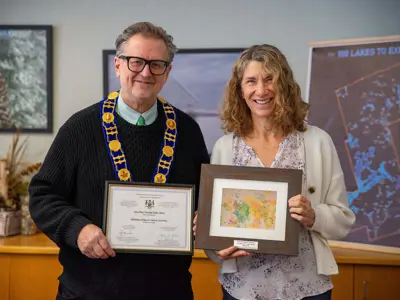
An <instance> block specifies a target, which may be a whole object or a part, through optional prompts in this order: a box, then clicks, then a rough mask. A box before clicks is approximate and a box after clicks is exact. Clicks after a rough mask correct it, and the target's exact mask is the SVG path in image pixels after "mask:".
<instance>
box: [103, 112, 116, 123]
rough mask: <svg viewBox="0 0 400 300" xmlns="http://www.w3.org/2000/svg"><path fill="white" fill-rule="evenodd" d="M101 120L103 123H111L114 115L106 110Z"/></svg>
mask: <svg viewBox="0 0 400 300" xmlns="http://www.w3.org/2000/svg"><path fill="white" fill-rule="evenodd" d="M103 121H104V122H105V123H111V122H113V121H114V115H113V114H112V113H109V112H106V113H104V114H103Z"/></svg>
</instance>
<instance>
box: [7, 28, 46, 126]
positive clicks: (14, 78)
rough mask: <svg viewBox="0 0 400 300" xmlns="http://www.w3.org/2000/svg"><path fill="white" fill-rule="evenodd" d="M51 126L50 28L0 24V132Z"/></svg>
mask: <svg viewBox="0 0 400 300" xmlns="http://www.w3.org/2000/svg"><path fill="white" fill-rule="evenodd" d="M52 127H53V120H52V27H51V26H47V25H46V26H41V25H32V26H28V25H20V26H19V25H10V26H6V25H0V132H15V131H16V130H17V128H19V129H21V131H22V132H49V133H51V132H52V130H53V128H52Z"/></svg>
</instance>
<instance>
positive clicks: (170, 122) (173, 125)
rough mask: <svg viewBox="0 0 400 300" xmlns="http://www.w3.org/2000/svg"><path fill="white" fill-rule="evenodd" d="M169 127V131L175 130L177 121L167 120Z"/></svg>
mask: <svg viewBox="0 0 400 300" xmlns="http://www.w3.org/2000/svg"><path fill="white" fill-rule="evenodd" d="M167 127H168V128H169V129H172V130H173V129H175V128H176V123H175V121H174V120H172V119H168V120H167Z"/></svg>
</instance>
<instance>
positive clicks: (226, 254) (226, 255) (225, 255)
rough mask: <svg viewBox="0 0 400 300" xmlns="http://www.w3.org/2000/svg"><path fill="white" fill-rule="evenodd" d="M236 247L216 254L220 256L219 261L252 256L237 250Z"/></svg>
mask: <svg viewBox="0 0 400 300" xmlns="http://www.w3.org/2000/svg"><path fill="white" fill-rule="evenodd" d="M237 249H238V248H237V247H236V246H232V247H229V248H227V249H223V250H220V251H216V252H215V253H216V254H217V255H218V257H219V259H222V260H227V259H231V258H238V257H241V256H251V254H250V253H249V252H247V251H244V250H237Z"/></svg>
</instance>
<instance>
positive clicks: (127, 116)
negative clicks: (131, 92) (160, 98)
mask: <svg viewBox="0 0 400 300" xmlns="http://www.w3.org/2000/svg"><path fill="white" fill-rule="evenodd" d="M116 112H117V114H119V115H120V116H121V117H122V118H123V119H124V120H125V121H127V122H129V123H131V124H133V125H136V123H137V121H138V119H139V118H140V116H141V115H142V116H143V118H144V120H145V123H146V125H150V124H151V123H153V122H154V121H155V120H156V119H157V101H155V102H154V104H153V106H152V107H150V109H149V110H147V111H145V112H144V113H143V114H140V113H139V112H137V111H136V110H134V109H133V108H131V107H130V106H129V105H128V104H126V103H125V101H124V100H122V97H121V94H119V96H118V100H117V107H116Z"/></svg>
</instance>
